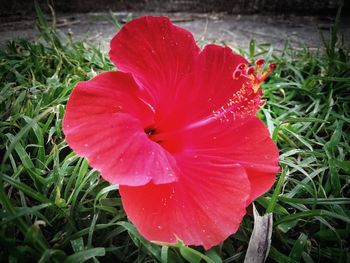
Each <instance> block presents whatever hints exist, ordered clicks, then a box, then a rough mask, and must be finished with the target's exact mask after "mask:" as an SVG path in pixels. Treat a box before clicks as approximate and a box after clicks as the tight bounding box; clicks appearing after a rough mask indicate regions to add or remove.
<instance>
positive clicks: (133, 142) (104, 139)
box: [63, 72, 176, 185]
mask: <svg viewBox="0 0 350 263" xmlns="http://www.w3.org/2000/svg"><path fill="white" fill-rule="evenodd" d="M137 90H138V87H137V86H136V84H135V82H134V80H133V79H132V77H131V76H130V75H128V74H125V73H120V72H107V73H102V74H100V75H98V76H97V77H95V78H94V79H92V80H89V81H86V82H80V83H78V85H77V86H76V87H75V89H74V90H73V92H72V94H71V96H70V98H69V101H68V103H67V108H66V113H65V116H64V119H63V131H64V133H65V135H66V140H67V143H68V144H69V146H70V147H71V148H72V149H73V150H74V151H75V152H77V153H78V154H79V155H81V156H84V157H86V158H87V159H88V160H89V162H90V165H91V166H92V167H94V168H95V169H97V170H99V171H100V172H101V174H102V177H103V178H104V179H106V180H107V181H109V182H110V183H119V184H126V185H143V184H146V183H148V182H150V181H152V182H154V183H168V182H172V181H174V180H176V178H175V176H174V174H175V171H174V170H173V167H174V162H175V161H174V158H173V157H172V156H171V155H170V154H169V153H167V152H166V151H164V149H163V148H162V147H161V146H160V145H159V144H157V143H155V142H153V141H151V140H149V138H148V136H147V135H146V133H145V131H144V129H145V127H148V125H150V124H152V123H153V113H152V111H151V110H150V109H149V108H148V107H147V106H146V105H145V104H144V103H143V102H142V101H140V100H139V99H137V96H136V94H135V93H136V92H137Z"/></svg>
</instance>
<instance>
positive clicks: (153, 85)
mask: <svg viewBox="0 0 350 263" xmlns="http://www.w3.org/2000/svg"><path fill="white" fill-rule="evenodd" d="M109 55H110V58H111V60H112V61H113V63H114V64H115V65H116V66H117V68H118V71H114V72H106V73H102V74H100V75H98V76H97V77H95V78H93V79H91V80H89V81H86V82H80V83H78V84H77V86H76V87H75V89H74V90H73V92H72V94H71V96H70V98H69V101H68V104H67V109H66V113H65V116H64V120H63V130H64V133H65V135H66V140H67V143H68V144H69V146H70V147H71V148H72V149H74V151H76V152H77V153H78V154H79V155H81V156H84V157H86V158H87V159H88V160H89V163H90V165H91V166H92V167H94V168H95V169H97V170H99V171H100V172H101V175H102V177H103V178H104V179H105V180H107V181H109V182H110V183H113V184H119V185H120V188H119V190H120V194H121V197H122V201H123V205H124V208H125V211H126V213H127V215H128V218H129V219H130V220H131V221H132V222H133V223H134V224H135V226H136V227H137V229H138V230H139V231H140V233H141V234H142V235H143V236H144V237H145V238H147V239H149V240H157V241H163V242H170V243H174V242H176V239H177V238H178V239H181V240H182V241H183V242H184V243H185V244H188V245H203V246H204V248H206V249H209V248H210V247H212V246H214V245H217V244H218V243H220V242H222V241H223V240H224V239H225V238H227V237H228V236H229V235H231V234H232V233H234V232H235V231H236V230H237V229H238V227H239V224H240V222H241V220H242V218H243V216H244V214H245V211H246V207H247V206H248V205H249V204H250V203H251V202H252V201H253V200H254V199H255V198H256V197H258V196H260V195H261V194H263V193H265V192H266V191H268V190H269V189H270V187H271V186H272V184H273V182H274V176H275V174H276V173H277V172H278V170H279V167H278V149H277V147H276V145H275V144H274V143H273V141H272V140H271V138H270V135H269V133H268V130H267V128H266V127H265V126H264V124H263V123H262V121H261V120H259V119H258V118H257V117H256V112H257V110H258V109H259V107H260V105H261V100H260V95H261V89H260V87H259V85H260V84H261V82H262V81H263V80H264V79H265V78H266V77H267V75H268V74H269V72H270V71H271V70H272V69H273V67H274V65H270V66H269V67H268V69H267V71H265V72H264V71H263V63H264V62H263V61H262V60H259V61H258V62H257V63H256V65H255V66H252V67H248V66H247V61H246V60H245V59H244V58H243V57H241V56H240V55H237V54H234V53H233V52H232V51H231V50H230V49H229V48H227V47H220V46H217V45H207V46H206V47H205V48H204V49H203V50H200V49H199V48H198V46H197V45H196V43H195V40H194V39H193V36H192V34H191V33H190V32H188V31H186V30H184V29H182V28H180V27H177V26H174V25H173V24H172V23H171V22H170V20H169V19H168V18H166V17H142V18H139V19H135V20H133V21H131V22H129V23H127V24H126V25H125V26H124V27H123V28H122V29H121V30H120V32H118V33H117V35H116V36H115V37H114V38H113V40H112V41H111V50H110V53H109Z"/></svg>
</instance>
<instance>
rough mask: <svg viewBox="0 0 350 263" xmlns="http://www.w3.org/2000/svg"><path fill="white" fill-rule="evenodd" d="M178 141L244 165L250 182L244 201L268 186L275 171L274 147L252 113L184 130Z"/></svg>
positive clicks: (194, 151)
mask: <svg viewBox="0 0 350 263" xmlns="http://www.w3.org/2000/svg"><path fill="white" fill-rule="evenodd" d="M178 137H179V136H178ZM179 140H181V143H182V145H183V148H184V149H186V151H192V153H193V154H196V155H206V156H212V158H214V159H219V160H225V161H226V162H227V163H234V164H240V165H241V166H242V167H243V168H245V170H246V173H247V175H248V178H249V181H250V185H251V193H250V198H249V201H248V203H250V202H252V201H253V200H254V199H255V198H257V197H258V196H260V195H262V194H263V193H265V192H267V191H268V190H269V189H270V188H271V186H272V185H273V183H274V181H275V174H276V173H277V172H278V171H279V166H278V158H279V154H278V148H277V146H276V144H275V143H274V142H273V141H272V139H271V138H270V134H269V131H268V129H267V128H266V126H265V125H264V123H263V122H262V121H261V120H260V119H258V118H257V117H256V116H253V117H250V118H246V119H239V120H237V121H229V122H220V121H216V122H213V123H211V124H209V125H206V126H203V127H199V128H197V129H192V130H188V131H186V133H183V134H182V135H181V137H180V139H179Z"/></svg>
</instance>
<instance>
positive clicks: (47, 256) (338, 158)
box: [0, 10, 350, 263]
mask: <svg viewBox="0 0 350 263" xmlns="http://www.w3.org/2000/svg"><path fill="white" fill-rule="evenodd" d="M37 12H38V28H39V29H40V32H41V36H40V39H39V41H36V42H32V41H28V40H15V41H12V42H9V43H7V45H6V47H5V48H3V49H1V50H0V80H1V82H0V83H1V84H0V85H1V86H0V87H1V89H0V108H1V111H0V160H1V177H0V202H1V208H2V209H1V211H0V218H1V220H0V247H1V249H0V262H38V261H39V262H85V261H88V262H159V261H160V262H186V260H187V261H189V262H199V261H200V260H202V262H215V263H218V262H224V263H228V262H242V261H243V259H244V255H245V251H246V249H247V246H248V242H249V238H250V236H251V233H252V229H253V219H252V218H251V217H250V216H246V217H245V218H244V220H243V222H242V224H241V227H240V229H239V231H238V232H237V233H236V234H235V235H233V236H231V237H230V238H229V239H227V240H226V241H225V242H224V243H223V244H221V245H220V246H218V247H215V248H213V249H211V250H209V251H204V250H202V249H201V248H195V247H185V246H182V245H177V246H174V247H167V246H163V247H161V246H158V245H155V244H153V243H150V242H148V241H146V240H144V239H143V238H142V237H141V236H140V235H139V234H138V233H137V231H136V229H135V227H134V226H133V225H132V224H131V223H130V222H128V220H127V218H126V216H125V213H124V211H123V207H122V204H121V199H120V196H119V194H118V187H117V186H116V185H109V183H107V182H106V181H104V180H102V179H101V178H100V175H99V173H98V172H97V171H95V170H93V169H91V168H89V165H88V163H87V161H86V160H85V159H83V158H80V157H78V156H77V155H76V154H75V153H73V152H72V151H71V149H70V148H69V147H68V146H67V144H66V142H65V139H64V136H63V133H62V117H63V114H64V111H65V104H66V102H67V99H68V97H69V94H70V92H71V91H72V89H73V87H74V86H75V84H76V83H77V82H78V81H82V80H88V79H90V78H91V77H93V76H95V75H96V74H97V73H99V72H102V71H108V70H113V69H114V66H113V65H112V64H111V62H110V61H109V59H108V56H107V54H104V53H102V52H101V51H100V50H98V49H96V48H95V47H94V46H93V45H91V44H89V43H87V42H84V41H75V40H72V39H70V38H69V37H67V36H65V35H63V34H60V33H59V32H57V31H56V30H55V29H54V28H51V27H50V26H48V24H47V21H46V20H45V17H44V16H43V15H42V13H41V12H40V10H37ZM339 17H340V16H339V15H338V16H337V19H336V22H335V25H334V28H333V31H332V36H331V38H330V39H327V40H325V41H324V47H322V48H320V50H317V51H315V50H313V51H310V50H308V49H307V48H304V49H293V48H290V47H289V46H288V45H286V47H285V48H284V49H283V50H273V49H272V48H271V47H270V46H269V45H266V44H264V45H263V44H260V45H259V44H256V43H255V42H254V41H251V45H250V47H249V48H248V49H247V50H248V51H242V50H238V52H240V53H242V54H243V55H244V56H246V57H247V58H248V59H249V60H250V61H254V60H256V59H257V58H265V60H266V61H270V62H272V61H274V62H276V63H277V64H278V68H277V69H276V70H275V71H274V73H272V75H271V76H270V78H269V80H268V81H267V82H266V83H265V84H264V85H263V89H264V97H265V98H266V99H267V103H266V104H265V105H264V107H263V108H262V109H261V110H260V112H259V117H260V118H261V119H263V120H264V122H265V123H266V124H267V126H268V128H269V130H270V132H271V135H272V138H273V140H274V141H276V143H277V144H278V147H279V149H280V154H281V156H280V166H281V168H282V169H281V173H279V174H278V175H277V180H276V184H275V186H274V187H273V188H272V189H271V190H270V192H268V193H266V194H265V195H264V196H262V197H260V198H258V199H257V200H256V201H255V205H256V206H257V208H258V210H259V211H260V213H265V212H271V213H273V219H274V225H273V233H272V244H271V249H270V253H269V256H268V259H267V261H268V262H281V263H282V262H283V263H284V262H305V263H311V262H349V260H350V251H349V248H350V245H349V240H350V206H349V204H350V184H349V182H350V177H349V175H350V161H349V160H350V145H349V142H350V50H349V49H347V48H346V47H345V43H342V41H341V38H337V31H338V25H339ZM130 45H132V43H130ZM218 191H220V189H218ZM213 213H215V211H213Z"/></svg>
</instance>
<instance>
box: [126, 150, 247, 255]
mask: <svg viewBox="0 0 350 263" xmlns="http://www.w3.org/2000/svg"><path fill="white" fill-rule="evenodd" d="M177 161H178V166H179V170H180V175H179V180H178V181H176V182H174V183H170V184H163V185H154V184H147V185H145V186H140V187H129V186H123V185H121V186H120V193H121V196H122V200H123V205H124V208H125V211H126V213H127V215H128V218H129V219H130V220H131V221H132V222H133V223H134V224H135V225H136V227H137V229H138V230H139V231H140V233H141V234H142V235H143V236H144V237H145V238H147V239H149V240H154V241H163V242H169V243H175V242H176V239H177V238H179V239H181V240H183V241H184V243H185V244H187V245H203V246H204V248H205V249H209V248H210V247H212V246H214V245H217V244H219V243H220V242H222V241H224V240H225V239H226V238H227V237H228V236H229V235H231V234H232V233H234V232H236V230H237V229H238V227H239V225H240V222H241V220H242V218H243V216H244V214H245V207H246V202H247V199H248V196H249V192H250V187H249V181H248V179H247V176H246V174H245V171H244V169H242V168H241V167H240V166H239V165H227V164H219V163H213V162H210V160H209V159H207V158H206V157H198V158H194V157H193V156H184V155H183V156H182V157H181V158H179V159H177Z"/></svg>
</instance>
